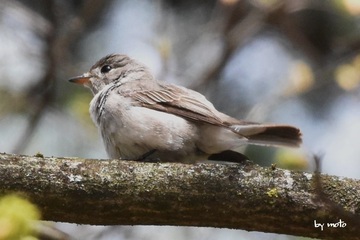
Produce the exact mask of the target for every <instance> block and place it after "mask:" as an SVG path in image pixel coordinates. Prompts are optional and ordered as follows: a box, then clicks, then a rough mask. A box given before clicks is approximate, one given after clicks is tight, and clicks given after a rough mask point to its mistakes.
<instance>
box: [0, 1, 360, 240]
mask: <svg viewBox="0 0 360 240" xmlns="http://www.w3.org/2000/svg"><path fill="white" fill-rule="evenodd" d="M110 53H124V54H127V55H129V56H131V57H133V58H135V59H137V60H139V61H141V62H143V63H145V64H146V65H147V66H149V68H150V69H151V70H152V72H153V73H154V75H155V76H156V77H157V78H158V79H161V80H164V81H168V82H172V83H176V84H179V85H183V86H186V87H189V88H192V89H195V90H197V91H199V92H201V93H203V94H204V95H206V96H207V98H208V99H209V100H211V101H212V102H213V103H214V105H215V106H216V107H217V108H218V109H219V110H221V111H223V112H225V113H227V114H230V115H232V116H234V117H237V118H241V119H248V120H252V121H262V122H277V123H287V124H291V125H295V126H298V127H299V128H301V129H302V132H303V139H304V144H303V147H302V148H301V149H300V150H293V149H264V148H259V147H250V148H246V149H245V148H243V149H241V150H242V151H243V152H245V154H246V155H248V156H249V157H250V158H251V159H252V160H253V161H255V162H257V163H259V164H262V165H265V166H266V165H270V164H271V163H273V162H275V163H276V164H277V166H279V167H282V168H289V169H299V170H307V171H312V170H314V162H313V160H312V156H313V154H318V155H320V156H321V158H322V161H321V170H322V171H323V172H325V173H329V174H333V175H339V176H346V177H352V178H360V159H359V156H360V145H359V142H358V141H359V140H360V1H359V0H327V1H323V0H286V1H285V0H284V1H282V0H198V1H191V0H182V1H177V0H118V1H115V0H113V1H111V0H108V1H104V0H81V1H80V0H73V1H71V0H66V1H60V0H34V1H26V0H23V1H19V0H2V1H1V2H0V151H1V152H7V153H20V154H29V155H34V154H36V153H38V152H40V153H42V154H44V155H45V156H71V157H84V158H99V159H104V158H106V157H107V156H106V154H105V151H104V148H103V144H102V142H101V140H100V137H99V135H98V133H97V129H96V128H95V126H94V125H93V123H92V122H91V120H90V117H89V114H88V107H89V102H90V100H91V98H92V96H91V93H90V92H89V91H87V90H86V89H83V88H81V87H79V86H76V85H73V84H70V83H69V82H67V79H69V78H70V77H73V76H77V75H80V74H82V73H83V72H86V71H88V69H89V68H90V67H91V66H92V65H93V64H94V63H95V62H96V61H97V60H98V59H100V58H101V57H103V56H105V55H107V54H110ZM89 211H91V209H89ZM55 226H56V227H57V228H59V229H60V230H62V231H64V232H66V233H68V234H70V235H71V236H73V237H74V238H76V239H295V238H294V237H290V236H280V235H275V234H264V233H249V232H245V231H238V230H227V229H208V228H176V227H150V226H148V227H145V226H143V227H127V226H121V227H120V226H111V227H100V226H99V227H94V226H93V227H90V226H78V225H72V224H60V223H57V224H55ZM296 239H298V238H296Z"/></svg>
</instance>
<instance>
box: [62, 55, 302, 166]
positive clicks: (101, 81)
mask: <svg viewBox="0 0 360 240" xmlns="http://www.w3.org/2000/svg"><path fill="white" fill-rule="evenodd" d="M69 81H70V82H72V83H76V84H80V85H83V86H84V87H86V88H89V89H90V90H91V92H92V93H93V98H92V100H91V102H90V108H89V112H90V116H91V118H92V120H93V122H94V123H95V125H96V126H97V128H98V129H99V132H100V134H101V136H102V140H103V142H104V145H105V149H106V152H107V154H108V156H109V157H110V158H113V159H122V160H138V161H156V162H181V163H196V162H199V161H203V160H208V159H210V160H211V159H215V158H218V157H221V156H230V160H229V161H231V159H232V158H234V159H236V158H238V157H239V156H240V158H241V157H242V156H244V155H242V154H241V153H238V152H236V151H235V149H236V148H239V147H240V146H242V145H244V144H254V145H262V146H275V147H299V146H300V144H301V143H302V138H301V135H302V134H301V131H300V129H299V128H297V127H294V126H290V125H285V124H273V123H257V122H251V121H245V120H238V119H236V118H233V117H231V116H228V115H226V114H224V113H222V112H220V111H218V110H217V109H216V108H215V107H214V105H213V104H212V103H211V102H210V101H208V100H207V99H206V97H205V96H204V95H202V94H201V93H199V92H196V91H194V90H191V89H189V88H185V87H183V86H178V85H175V84H171V83H167V82H164V81H160V80H157V79H156V78H155V77H154V75H153V74H152V73H151V71H150V70H149V68H148V67H147V66H145V65H144V64H143V63H141V62H138V61H137V60H135V59H132V58H130V57H129V56H127V55H125V54H110V55H107V56H105V57H103V58H101V59H100V60H99V61H98V62H96V63H95V64H94V65H93V66H92V67H91V68H90V70H89V71H88V72H86V73H84V74H82V75H80V76H77V77H73V78H71V79H69ZM222 153H223V155H222ZM234 154H235V155H234ZM233 156H236V157H233ZM219 160H221V159H219ZM224 161H226V159H225V160H224Z"/></svg>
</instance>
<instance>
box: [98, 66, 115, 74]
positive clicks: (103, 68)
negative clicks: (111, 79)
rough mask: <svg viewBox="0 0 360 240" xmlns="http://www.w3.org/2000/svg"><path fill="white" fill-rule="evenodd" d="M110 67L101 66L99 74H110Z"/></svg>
mask: <svg viewBox="0 0 360 240" xmlns="http://www.w3.org/2000/svg"><path fill="white" fill-rule="evenodd" d="M111 69H112V68H111V66H110V65H104V66H102V68H101V69H100V71H101V73H107V72H110V70H111Z"/></svg>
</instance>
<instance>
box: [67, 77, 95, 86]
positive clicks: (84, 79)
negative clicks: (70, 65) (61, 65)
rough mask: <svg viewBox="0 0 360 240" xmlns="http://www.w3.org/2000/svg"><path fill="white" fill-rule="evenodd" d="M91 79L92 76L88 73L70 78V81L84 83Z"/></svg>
mask: <svg viewBox="0 0 360 240" xmlns="http://www.w3.org/2000/svg"><path fill="white" fill-rule="evenodd" d="M89 81H90V77H89V76H86V75H82V76H78V77H73V78H70V79H69V82H72V83H76V84H81V85H84V84H86V83H88V82H89Z"/></svg>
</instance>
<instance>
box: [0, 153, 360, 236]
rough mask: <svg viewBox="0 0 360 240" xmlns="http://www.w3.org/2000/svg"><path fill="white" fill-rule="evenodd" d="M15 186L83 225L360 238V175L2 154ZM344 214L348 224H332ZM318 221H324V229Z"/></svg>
mask: <svg viewBox="0 0 360 240" xmlns="http://www.w3.org/2000/svg"><path fill="white" fill-rule="evenodd" d="M315 176H318V178H317V177H315ZM317 180H320V182H321V194H319V193H318V191H320V190H319V189H320V188H319V187H318V186H317V185H318V184H317V182H318V181H317ZM9 192H22V193H25V194H26V195H27V196H28V197H29V198H30V199H31V200H32V201H33V202H34V203H36V204H37V205H38V206H39V208H40V209H41V211H42V213H43V219H44V220H51V221H60V222H70V223H78V224H97V225H176V226H207V227H222V228H236V229H244V230H248V231H262V232H272V233H282V234H290V235H298V236H306V237H316V238H324V239H358V236H359V229H360V228H359V226H360V224H359V221H357V219H359V217H360V198H359V196H360V181H359V180H354V179H347V178H340V177H336V176H329V175H325V174H321V175H316V174H310V173H304V172H293V171H288V170H282V169H276V168H263V167H260V166H258V165H255V164H253V163H251V162H245V163H244V164H228V165H227V164H209V163H207V164H205V163H203V164H195V165H188V164H180V163H142V162H134V161H120V160H101V161H99V160H95V159H80V158H55V157H49V158H48V157H46V158H45V157H42V156H38V157H32V156H20V155H11V154H5V153H4V154H0V194H2V195H3V194H6V193H9ZM324 196H326V200H324ZM334 206H336V207H335V208H334ZM334 209H335V210H334ZM339 209H341V210H340V211H339ZM340 219H341V221H342V222H344V223H345V226H344V224H342V225H341V224H338V225H333V226H332V227H328V226H327V225H326V224H327V223H338V222H339V221H340ZM314 221H316V222H317V223H325V226H324V229H323V231H321V228H315V227H314ZM335 226H337V227H335Z"/></svg>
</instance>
